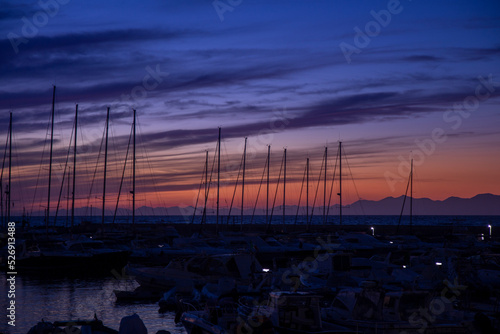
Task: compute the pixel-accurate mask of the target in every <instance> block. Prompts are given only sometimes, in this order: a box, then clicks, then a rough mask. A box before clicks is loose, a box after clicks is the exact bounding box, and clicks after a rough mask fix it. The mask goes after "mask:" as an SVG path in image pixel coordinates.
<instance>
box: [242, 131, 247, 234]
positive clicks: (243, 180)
mask: <svg viewBox="0 0 500 334" xmlns="http://www.w3.org/2000/svg"><path fill="white" fill-rule="evenodd" d="M246 162H247V137H245V148H244V149H243V177H242V179H241V227H242V228H243V202H244V200H245V168H246Z"/></svg>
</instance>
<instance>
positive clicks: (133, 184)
mask: <svg viewBox="0 0 500 334" xmlns="http://www.w3.org/2000/svg"><path fill="white" fill-rule="evenodd" d="M135 123H136V112H135V109H134V146H133V150H132V152H133V153H132V156H133V157H132V225H133V226H135Z"/></svg>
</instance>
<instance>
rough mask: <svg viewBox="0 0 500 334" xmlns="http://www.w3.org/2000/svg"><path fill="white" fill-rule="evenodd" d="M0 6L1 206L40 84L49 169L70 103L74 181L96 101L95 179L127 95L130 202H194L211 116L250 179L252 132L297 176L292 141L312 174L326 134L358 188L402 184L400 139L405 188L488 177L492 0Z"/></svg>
mask: <svg viewBox="0 0 500 334" xmlns="http://www.w3.org/2000/svg"><path fill="white" fill-rule="evenodd" d="M0 22H1V24H0V35H1V37H0V73H1V76H0V138H5V137H6V135H7V128H8V119H9V112H13V114H14V138H15V139H14V140H15V142H14V143H13V144H14V146H15V157H14V158H13V165H14V167H15V168H14V172H13V173H14V174H13V176H14V179H15V183H14V185H13V189H14V190H13V193H14V194H13V196H14V197H15V200H16V201H17V203H22V204H18V206H17V207H18V208H19V207H20V206H21V205H23V206H27V207H29V206H30V205H32V203H33V202H36V203H38V202H37V201H40V202H43V194H42V193H43V192H44V191H45V190H37V191H38V193H37V194H36V196H35V195H34V188H35V184H36V182H37V181H36V180H37V178H39V179H40V181H39V187H40V186H44V185H45V186H46V183H47V181H46V174H47V167H46V166H45V167H43V168H42V169H41V171H40V162H41V161H42V162H43V164H46V163H47V156H48V155H47V154H48V153H47V150H48V148H47V147H46V146H44V144H45V145H46V139H47V124H48V122H49V119H50V108H51V97H52V91H51V90H52V85H54V84H55V85H56V86H57V98H56V100H57V102H56V118H55V120H56V130H55V141H56V151H55V162H56V164H58V166H59V167H57V168H59V169H61V168H62V167H61V166H63V165H64V164H65V160H66V158H65V157H66V152H67V149H68V145H69V140H70V135H71V131H72V126H73V117H74V109H75V103H78V104H79V111H80V119H79V122H80V126H81V129H79V131H80V133H81V136H82V137H81V139H79V140H80V143H82V145H83V146H82V149H81V152H79V161H80V162H81V163H82V164H83V165H81V166H82V167H81V169H80V170H79V177H80V178H79V180H81V184H80V186H79V189H80V190H81V194H80V198H85V197H88V196H89V195H88V193H86V192H87V191H89V185H88V184H89V182H90V181H89V179H90V178H91V175H92V174H93V171H94V168H95V165H96V159H97V154H98V152H99V146H100V142H101V136H102V133H103V127H104V121H105V114H106V108H107V107H108V106H109V107H110V108H111V127H112V131H111V134H112V136H113V139H112V140H111V141H110V143H111V145H112V152H114V153H113V154H112V155H111V157H110V161H111V166H112V168H114V169H112V170H111V172H110V175H111V181H110V182H111V185H110V188H109V189H110V192H111V193H116V191H117V180H118V179H119V178H120V175H121V169H122V168H123V160H124V154H125V150H126V144H127V142H128V136H129V132H130V124H131V121H132V109H133V108H135V109H137V112H138V115H139V124H140V129H139V134H140V138H139V143H140V144H141V145H142V146H141V147H142V148H141V149H140V151H141V152H142V153H141V154H140V156H138V163H139V165H140V166H141V173H139V174H140V177H141V181H140V185H141V187H142V188H141V190H142V194H143V196H144V198H143V202H142V203H140V204H141V205H149V204H150V203H151V205H192V204H193V198H194V197H195V194H196V192H197V189H198V184H199V180H200V178H201V172H202V169H203V164H204V154H205V153H204V152H205V150H210V156H211V157H212V156H213V150H214V148H215V143H216V139H217V127H219V126H220V127H222V133H223V139H224V143H223V154H224V157H223V158H222V159H223V162H224V164H225V165H224V168H225V170H226V171H227V170H228V169H231V168H230V167H229V164H233V165H236V166H238V165H239V162H240V157H241V153H242V148H243V140H244V137H245V136H247V137H248V138H249V139H248V140H249V152H251V153H252V155H251V157H250V158H249V178H253V179H254V180H257V181H255V182H258V181H259V180H260V175H261V171H262V167H263V166H264V161H265V154H266V145H268V144H270V145H271V146H272V151H273V160H272V161H273V162H274V163H275V165H273V167H272V168H273V170H272V173H273V177H274V178H277V174H278V173H279V168H280V166H279V163H280V161H281V154H282V149H283V147H287V148H288V151H289V159H290V160H289V164H290V167H289V168H290V174H289V177H290V180H291V181H292V180H295V181H296V183H297V184H298V183H300V181H301V178H302V174H301V173H302V171H303V166H304V163H305V159H306V157H307V156H309V157H310V158H311V161H312V164H313V174H314V173H315V175H316V176H315V177H317V174H318V172H319V169H320V166H321V157H322V154H323V148H324V146H325V145H328V147H329V149H330V152H331V153H330V154H331V157H332V158H333V157H334V156H335V152H336V150H337V142H338V141H339V139H340V140H342V142H343V143H344V145H345V148H346V152H347V154H348V158H349V159H350V161H349V162H350V164H351V167H352V174H353V177H354V179H355V180H356V184H357V188H358V190H359V193H360V196H361V197H362V198H368V199H380V198H383V197H386V196H395V197H396V196H399V195H401V194H402V192H404V188H405V186H406V183H405V182H406V177H407V173H406V170H405V168H404V167H405V164H406V163H407V162H408V160H409V155H410V152H411V151H412V152H413V155H414V158H415V165H416V176H418V177H419V185H420V186H419V188H418V189H419V191H418V192H417V194H416V197H430V198H433V199H443V198H446V197H448V196H452V195H456V196H463V197H470V196H473V195H475V194H477V193H485V192H491V193H497V194H498V193H499V192H498V189H500V175H499V172H498V170H500V168H499V166H500V131H499V129H500V113H499V109H498V106H499V101H500V100H499V98H498V97H499V96H500V73H499V71H498V70H499V69H500V57H499V56H500V37H499V36H500V3H499V2H498V1H481V2H473V1H439V2H435V1H409V0H407V1H401V2H398V1H358V2H356V3H355V5H353V2H352V1H327V0H325V1H320V0H314V1H250V0H242V1H240V0H232V1H230V0H218V1H210V0H203V1H201V0H193V1H164V0H162V1H142V2H141V3H139V2H136V1H105V2H103V1H93V0H91V1H85V2H82V1H75V0H73V1H68V0H59V1H58V0H50V1H47V2H44V1H43V0H42V1H40V2H36V1H22V0H21V1H12V0H7V1H3V2H2V7H1V8H0ZM433 132H434V137H433ZM3 140H4V139H2V142H3ZM419 143H420V144H419ZM2 146H3V144H2ZM44 147H45V148H44ZM42 151H45V155H44V156H43V157H42ZM42 158H43V159H42ZM333 164H334V161H333V159H332V161H331V162H329V168H330V169H332V170H333ZM4 174H5V172H4ZM39 174H40V176H38V175H39ZM59 174H61V173H59ZM236 174H237V171H236V172H234V171H233V172H232V173H226V175H225V176H224V177H225V178H227V179H228V180H229V179H233V181H231V182H233V183H234V178H235V177H236ZM127 175H128V174H127ZM151 179H153V180H154V182H151V181H150V180H151ZM60 182H61V181H60V178H56V180H55V181H54V185H53V187H54V189H55V190H53V193H54V196H55V197H53V198H54V200H56V199H57V195H58V193H59V187H60V185H61V183H60ZM228 182H229V181H228ZM295 186H296V187H300V184H298V186H297V185H295ZM98 187H99V186H97V185H96V186H95V188H96V189H99V188H98ZM231 187H232V186H231ZM231 187H229V186H228V187H227V188H228V189H226V192H227V194H232V191H231V190H230V189H232V188H231ZM292 189H293V188H292ZM94 190H95V189H94ZM155 193H156V194H159V195H153V194H155ZM249 196H252V192H251V191H250V192H249ZM33 197H36V198H38V197H39V199H35V200H33ZM93 197H95V196H93ZM293 198H294V196H293V195H291V200H292V199H293ZM160 199H161V200H160ZM356 199H357V198H353V199H352V200H356ZM249 201H250V200H249ZM85 204H86V203H84V201H83V200H81V201H80V203H79V205H82V206H83V205H85ZM291 204H293V203H291ZM37 205H38V204H37ZM40 205H41V204H40ZM40 205H38V207H39V206H40Z"/></svg>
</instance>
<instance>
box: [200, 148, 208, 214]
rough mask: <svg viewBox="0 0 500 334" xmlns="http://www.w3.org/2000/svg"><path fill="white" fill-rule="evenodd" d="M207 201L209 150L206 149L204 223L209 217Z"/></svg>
mask: <svg viewBox="0 0 500 334" xmlns="http://www.w3.org/2000/svg"><path fill="white" fill-rule="evenodd" d="M207 201H208V151H205V205H204V206H203V215H202V217H201V223H202V224H203V223H204V222H205V221H206V219H207Z"/></svg>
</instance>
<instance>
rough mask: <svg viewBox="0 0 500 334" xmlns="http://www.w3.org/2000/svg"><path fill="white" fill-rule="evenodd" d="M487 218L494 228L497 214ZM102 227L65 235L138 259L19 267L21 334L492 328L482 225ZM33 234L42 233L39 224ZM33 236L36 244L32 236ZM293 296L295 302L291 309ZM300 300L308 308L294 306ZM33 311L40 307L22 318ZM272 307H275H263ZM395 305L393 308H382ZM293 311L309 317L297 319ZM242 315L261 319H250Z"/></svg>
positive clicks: (491, 274) (493, 272)
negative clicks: (48, 327) (44, 333)
mask: <svg viewBox="0 0 500 334" xmlns="http://www.w3.org/2000/svg"><path fill="white" fill-rule="evenodd" d="M366 218H374V217H369V216H368V217H366ZM392 218H393V220H396V219H397V217H392ZM429 218H431V219H439V217H429ZM454 218H455V217H449V218H447V219H448V220H450V221H453V219H454ZM358 219H359V218H358ZM488 219H490V220H492V223H493V224H495V225H496V223H498V222H497V220H498V219H500V218H499V217H498V216H496V217H495V216H489V217H488ZM444 220H446V218H444V219H443V218H441V221H444ZM290 222H293V218H292V217H290ZM455 222H456V220H455ZM108 226H109V231H106V232H105V233H102V231H101V230H100V229H101V227H102V226H101V224H100V223H95V224H90V225H87V226H86V229H87V231H86V232H84V233H81V232H80V235H78V236H76V235H73V238H74V239H76V240H83V238H84V236H85V237H86V238H88V239H90V240H93V241H94V242H97V243H99V242H104V243H105V244H106V245H113V246H107V247H109V248H114V249H120V250H121V251H126V252H127V254H128V255H132V254H134V252H136V251H137V250H141V249H142V250H144V251H145V253H137V252H136V255H135V257H134V258H132V257H129V258H128V259H129V264H127V266H124V264H120V265H119V267H120V268H118V269H109V268H110V267H109V266H108V267H107V269H105V267H102V264H100V263H99V262H96V263H94V265H93V266H89V267H86V270H77V271H75V270H74V269H71V267H67V269H66V270H64V268H63V267H61V268H59V269H58V268H57V267H54V266H52V267H51V266H50V264H48V263H50V262H46V263H45V265H47V270H27V269H29V268H28V267H25V268H22V269H19V275H18V276H17V279H16V284H17V296H18V297H17V300H18V301H19V303H18V305H17V307H18V308H17V310H18V312H19V313H18V314H19V316H18V318H17V323H18V325H17V326H16V330H20V331H19V333H21V332H22V333H27V332H28V331H29V330H30V329H31V328H32V327H33V326H35V325H36V323H37V322H39V321H42V319H44V321H47V322H57V321H63V320H64V321H70V320H71V321H76V320H85V319H93V318H94V316H95V318H96V319H99V320H100V321H102V322H103V323H104V325H105V326H108V327H111V328H113V329H114V330H118V327H119V326H118V325H119V323H120V320H121V319H122V318H123V317H125V316H129V315H131V314H134V313H137V314H138V315H139V317H140V319H142V321H143V322H144V324H145V326H146V328H147V329H148V332H150V333H151V332H153V333H156V332H157V331H160V330H168V331H170V332H171V333H186V332H187V333H197V330H198V329H197V328H198V327H199V328H204V329H203V330H204V332H203V333H238V329H237V328H239V330H240V331H241V330H242V329H241V328H242V327H245V328H247V329H246V330H250V329H251V330H253V332H255V333H267V332H266V330H268V331H270V332H274V333H313V332H314V333H316V332H318V333H319V332H321V333H374V332H377V333H400V332H401V331H403V330H404V331H406V332H409V333H413V332H414V333H417V332H418V330H419V329H421V328H425V329H426V330H428V332H429V333H431V332H432V333H449V332H450V331H451V332H456V333H460V332H463V333H493V332H488V331H485V330H484V329H481V328H483V327H481V326H483V324H485V325H484V326H491V327H487V328H490V329H491V328H497V326H498V318H497V317H498V306H499V305H500V300H499V299H498V295H497V291H498V288H500V279H499V277H500V265H499V264H498V263H497V262H496V261H497V259H498V257H499V255H498V254H499V253H498V252H499V251H500V240H499V239H497V238H496V237H494V236H492V237H491V238H490V237H489V236H486V237H484V225H483V226H467V225H460V224H456V225H451V224H444V225H441V226H436V225H414V226H413V227H412V233H413V234H411V235H410V234H409V233H406V232H409V226H408V225H405V226H401V230H400V233H402V234H396V233H395V228H394V225H392V226H391V225H374V226H375V228H376V231H377V233H375V234H374V235H372V233H371V231H372V230H371V229H370V228H368V226H366V225H362V224H359V225H343V226H342V227H340V226H339V225H329V226H324V225H311V228H310V229H309V230H308V231H306V230H305V227H306V226H300V225H293V224H289V226H286V227H287V231H286V232H283V231H280V230H281V229H282V225H281V224H276V225H274V226H273V230H272V231H269V229H268V226H267V225H266V224H252V225H244V226H243V227H242V228H241V229H240V227H237V228H235V227H234V226H232V225H230V224H228V225H226V226H222V227H221V226H219V227H218V228H217V230H218V232H217V234H216V233H215V231H216V226H215V224H203V233H202V234H198V233H194V234H192V232H193V231H196V230H198V229H197V227H200V226H201V225H196V224H195V225H192V224H189V223H184V224H179V223H178V224H166V223H149V224H147V223H142V224H137V225H136V230H135V231H134V234H131V233H127V232H126V230H127V229H130V228H131V223H128V224H123V223H122V224H118V225H114V226H113V227H112V229H111V226H112V224H106V227H108ZM75 228H77V226H75ZM40 229H41V230H42V231H44V227H43V226H40ZM120 230H122V232H121V233H119V231H120ZM240 230H241V231H240ZM391 230H392V233H391V232H390V231H391ZM34 231H36V228H32V229H31V230H23V229H22V228H19V229H18V231H17V234H18V238H19V237H20V238H22V237H27V239H25V240H26V242H27V243H30V242H34V241H35V240H34V239H33V240H29V238H30V237H34V236H36V235H37V234H36V233H33V232H34ZM64 231H65V227H60V229H59V231H58V232H57V234H54V235H58V236H59V238H58V239H56V240H52V241H51V242H52V243H58V242H61V241H60V240H63V239H64V238H70V237H69V235H67V234H65V232H64ZM174 231H175V232H174ZM25 232H27V233H26V234H24V233H25ZM382 232H383V233H382ZM481 232H483V233H481ZM43 236H44V234H43V233H42V234H41V235H38V236H36V237H35V238H38V241H40V240H43ZM153 236H154V237H153ZM88 239H87V240H88ZM101 240H102V241H101ZM135 240H149V241H150V242H149V245H152V244H153V243H156V244H158V245H157V248H156V250H155V249H154V248H152V247H151V246H149V247H148V248H140V247H139V248H137V247H138V245H139V244H137V243H136V242H134V241H135ZM244 240H246V241H248V242H247V243H245V242H243V241H244ZM266 240H267V241H266ZM186 242H190V244H191V245H198V246H197V247H202V248H199V249H198V250H197V251H195V252H194V253H193V252H192V250H194V248H193V247H194V246H190V247H184V248H177V247H176V245H185V244H186ZM143 245H145V243H143ZM264 245H267V248H266V247H264ZM31 246H32V245H31ZM83 246H85V244H83V245H82V247H83ZM27 248H32V247H30V245H27ZM89 249H92V247H90V248H89ZM273 249H274V252H273V251H272V250H273ZM181 250H184V252H182V251H181ZM37 252H41V253H42V254H36V255H33V254H30V252H27V253H26V254H24V256H25V257H27V258H29V257H30V256H37V257H39V256H42V257H43V252H44V249H43V248H42V247H40V249H39V250H37ZM50 252H54V250H51V251H49V253H50ZM61 252H64V250H61ZM161 252H163V253H161ZM169 252H173V253H172V254H170V255H169ZM139 254H142V257H141V256H140V255H139ZM226 258H227V260H223V259H226ZM233 258H234V259H233ZM238 258H239V259H241V260H238ZM252 258H253V259H255V260H253V261H256V262H255V263H252V260H251V259H252ZM232 259H233V260H232ZM53 260H55V262H59V259H53ZM228 260H229V261H228ZM46 261H50V257H49V258H48V259H47V260H46ZM232 261H235V262H232ZM241 261H243V262H241ZM248 261H250V262H248ZM240 262H241V263H240ZM19 263H21V262H19ZM145 263H149V264H146V266H144V264H145ZM176 263H177V264H176ZM231 263H234V264H231ZM244 263H247V264H246V266H245V265H243V264H244ZM260 263H265V265H264V266H261V265H260ZM179 265H180V267H179ZM134 268H135V269H134ZM141 268H142V269H141ZM162 268H165V269H162ZM169 268H170V269H169ZM176 268H177V269H176ZM181 268H184V269H181ZM145 270H146V271H145ZM233 271H234V274H231V273H230V272H233ZM146 272H148V273H149V274H147V275H146V276H144V274H145V273H146ZM233 275H235V276H233ZM148 277H149V278H148ZM176 277H177V278H178V279H175V278H176ZM164 280H168V281H165V283H162V282H163V281H164ZM152 283H154V284H152ZM4 288H6V286H5V285H4ZM445 290H446V291H454V292H453V293H451V294H450V293H448V292H446V293H443V291H445ZM35 291H38V292H35ZM287 296H288V297H287ZM294 296H296V297H294ZM376 296H377V297H376ZM273 298H275V299H276V300H275V301H274V302H272V300H273ZM290 298H292V299H290ZM293 298H299V299H297V301H295V302H292V300H294V299H293ZM304 298H305V299H304ZM310 298H313V299H314V302H313V299H311V300H310V301H307V302H305V301H300V302H299V301H298V300H302V299H304V300H308V299H310ZM367 298H368V299H367ZM377 298H378V299H377ZM436 298H437V299H436ZM439 298H441V299H439ZM365 299H366V301H363V300H365ZM278 300H281V301H279V302H278ZM370 300H371V301H370ZM377 300H378V301H377ZM369 301H370V302H369ZM410 301H411V302H410ZM273 303H274V304H273ZM290 303H291V304H290ZM294 303H298V304H296V305H316V306H314V307H315V310H314V311H313V309H311V310H310V311H307V310H304V311H295V312H298V313H290V316H287V314H289V313H287V312H291V311H280V310H281V307H285V308H284V310H291V309H293V306H292V305H295V304H294ZM304 303H305V304H304ZM311 303H312V304H311ZM411 303H416V304H415V305H414V306H410V304H411ZM432 303H433V304H432ZM437 303H440V304H439V306H440V307H441V306H442V307H443V308H442V309H436V311H435V314H434V313H433V314H432V315H433V318H432V319H435V320H434V321H428V319H427V320H425V319H426V318H424V317H422V314H421V313H422V310H424V309H426V308H427V309H429V310H430V309H433V307H437V306H436V305H438V304H437ZM33 304H36V305H39V307H37V309H38V310H39V311H36V312H29V311H28V309H29V308H30V305H33ZM288 304H290V305H288ZM379 304H380V305H379ZM272 305H275V307H278V306H279V309H276V310H274V311H273V306H272ZM286 305H288V306H286ZM369 305H372V306H369ZM377 305H379V306H377ZM382 305H384V306H382ZM403 305H405V306H403ZM264 306H265V307H264ZM311 307H312V306H311ZM339 307H340V308H339ZM367 307H375V309H373V310H372V311H368V310H369V309H367ZM394 307H396V308H397V307H400V308H401V309H400V310H399V311H398V310H397V309H396V311H394V310H393V311H391V308H394ZM41 310H44V311H41ZM47 310H50V312H47ZM210 310H212V311H210ZM403 311H404V312H403ZM438 311H439V312H438ZM206 312H208V313H206ZM213 312H216V313H217V314H219V317H220V318H217V319H216V318H214V317H213V314H214V313H213ZM219 312H222V313H219ZM255 312H257V313H255ZM282 312H285V313H282ZM304 312H305V313H304ZM359 312H361V313H359ZM367 312H368V313H367ZM402 312H403V313H402ZM429 312H430V311H429ZM292 314H295V315H292ZM300 314H302V316H303V317H306V315H307V317H309V320H307V319H306V318H304V319H303V320H299V319H298V318H296V317H297V316H299V315H300ZM391 314H392V315H391ZM398 314H400V316H397V315H398ZM403 314H405V315H404V316H403ZM27 315H28V316H27ZM252 317H258V318H259V319H267V320H263V321H261V322H257V323H254V322H252V320H251V319H252ZM262 317H264V318H262ZM311 317H312V318H311ZM394 317H396V318H394ZM478 317H479V318H481V319H482V320H481V321H480V322H478V321H479V320H478ZM203 319H204V320H203ZM286 319H289V320H286ZM291 319H296V320H291ZM320 319H321V320H320ZM207 321H208V323H207ZM290 321H291V322H290ZM294 321H296V322H294ZM299 324H301V325H299ZM307 324H308V325H307ZM313 324H315V325H313ZM257 325H258V326H257ZM252 326H253V327H252ZM255 326H257V327H255ZM315 326H318V327H315ZM61 328H64V326H62V327H61ZM315 328H316V329H315ZM375 328H376V330H375ZM7 329H8V328H5V329H4V330H7ZM200 330H201V329H200ZM491 330H492V329H491ZM495 330H497V329H495ZM16 333H17V331H16Z"/></svg>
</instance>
